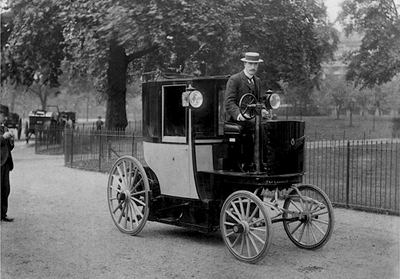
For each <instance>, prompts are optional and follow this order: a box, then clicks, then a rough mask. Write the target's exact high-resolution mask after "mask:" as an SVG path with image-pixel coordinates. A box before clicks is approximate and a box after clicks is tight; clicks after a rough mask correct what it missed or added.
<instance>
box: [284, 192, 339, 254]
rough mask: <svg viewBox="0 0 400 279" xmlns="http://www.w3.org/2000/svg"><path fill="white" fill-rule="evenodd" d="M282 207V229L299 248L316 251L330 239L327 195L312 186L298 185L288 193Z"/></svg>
mask: <svg viewBox="0 0 400 279" xmlns="http://www.w3.org/2000/svg"><path fill="white" fill-rule="evenodd" d="M283 208H284V209H286V210H288V211H289V212H287V211H286V212H285V213H284V214H283V218H284V219H286V220H285V221H283V227H284V229H285V231H286V234H287V235H288V237H289V238H290V240H291V241H292V242H293V243H294V244H295V245H297V246H299V247H300V248H304V249H309V250H315V249H318V248H321V247H322V246H324V245H325V244H326V243H327V242H328V240H329V239H330V237H331V235H332V231H333V226H334V222H335V221H334V214H333V207H332V204H331V201H330V200H329V198H328V196H327V195H326V194H325V193H324V192H323V191H322V190H321V189H320V188H318V187H316V186H314V185H300V186H298V187H297V191H296V189H292V191H290V193H289V195H288V197H287V198H286V199H285V202H284V204H283Z"/></svg>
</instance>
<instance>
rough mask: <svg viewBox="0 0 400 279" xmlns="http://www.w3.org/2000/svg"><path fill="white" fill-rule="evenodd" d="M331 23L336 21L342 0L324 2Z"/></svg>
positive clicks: (326, 0)
mask: <svg viewBox="0 0 400 279" xmlns="http://www.w3.org/2000/svg"><path fill="white" fill-rule="evenodd" d="M324 2H325V6H326V7H327V12H328V16H329V19H330V21H332V22H333V21H334V20H335V19H336V17H337V16H338V14H339V12H340V7H339V3H341V2H342V0H324Z"/></svg>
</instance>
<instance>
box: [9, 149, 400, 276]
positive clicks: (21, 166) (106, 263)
mask: <svg viewBox="0 0 400 279" xmlns="http://www.w3.org/2000/svg"><path fill="white" fill-rule="evenodd" d="M13 156H14V162H15V169H14V170H13V171H12V173H11V196H10V200H9V202H10V208H9V215H10V216H11V217H15V218H16V219H15V222H13V223H4V222H2V223H1V278H2V279H8V278H18V279H25V278H26V279H28V278H29V279H30V278H40V279H44V278H90V279H91V278H160V279H161V278H182V279H183V278H185V279H186V278H215V279H219V278H246V279H248V278H327V279H330V278H351V279H357V278H360V279H361V278H362V279H368V278H371V279H372V278H383V279H391V278H393V279H399V278H400V267H399V266H400V217H396V216H386V215H377V214H372V213H364V212H357V211H350V210H346V209H339V208H335V217H336V223H335V230H334V232H333V235H332V238H331V239H330V241H329V242H328V243H327V245H325V246H324V247H323V248H322V249H320V250H317V251H306V250H301V249H299V248H297V247H296V246H295V245H294V244H293V243H292V242H291V241H290V240H289V239H288V237H287V236H286V234H285V232H284V230H283V227H282V225H281V224H279V223H278V224H275V225H273V234H274V237H273V244H272V246H271V249H270V251H269V253H268V255H267V256H266V257H265V258H264V259H263V260H262V261H261V262H259V263H257V264H255V265H250V264H245V263H242V262H239V261H237V260H235V259H234V258H233V256H232V255H231V254H230V253H229V252H228V250H227V249H226V248H225V246H224V243H223V241H222V238H221V237H220V235H219V233H215V234H210V235H203V234H200V233H198V232H194V231H190V230H187V229H183V228H178V227H174V226H169V225H163V224H159V223H154V222H148V223H147V224H146V226H145V228H144V229H143V231H142V232H141V233H140V234H139V236H135V237H133V236H129V235H124V234H122V233H121V232H120V231H119V230H118V229H117V228H116V227H115V226H114V223H113V222H112V220H111V217H110V214H109V212H108V206H107V200H106V184H107V179H108V176H107V175H106V174H101V173H95V172H87V171H81V170H76V169H70V168H67V167H64V161H63V157H62V156H48V155H36V154H35V153H34V145H33V144H29V145H27V144H25V143H24V142H23V141H20V142H17V143H16V147H15V150H14V151H13Z"/></svg>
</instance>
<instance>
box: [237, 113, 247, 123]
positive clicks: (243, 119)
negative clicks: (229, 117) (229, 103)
mask: <svg viewBox="0 0 400 279" xmlns="http://www.w3.org/2000/svg"><path fill="white" fill-rule="evenodd" d="M237 120H238V121H246V118H244V116H243V115H242V114H241V113H239V115H238V118H237Z"/></svg>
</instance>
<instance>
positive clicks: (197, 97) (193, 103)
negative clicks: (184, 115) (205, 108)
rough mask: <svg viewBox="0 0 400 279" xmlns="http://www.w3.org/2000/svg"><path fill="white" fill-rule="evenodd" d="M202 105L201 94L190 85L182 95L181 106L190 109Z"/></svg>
mask: <svg viewBox="0 0 400 279" xmlns="http://www.w3.org/2000/svg"><path fill="white" fill-rule="evenodd" d="M202 104H203V94H201V92H200V91H198V90H196V89H195V88H194V87H192V85H189V87H188V88H187V89H186V91H185V92H183V93H182V106H184V107H188V106H190V107H191V108H199V107H201V105H202Z"/></svg>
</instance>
